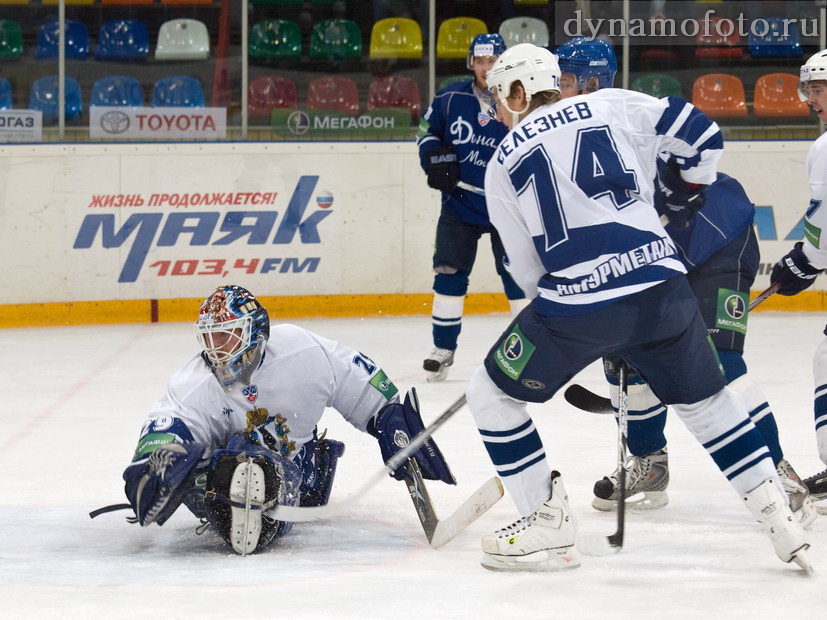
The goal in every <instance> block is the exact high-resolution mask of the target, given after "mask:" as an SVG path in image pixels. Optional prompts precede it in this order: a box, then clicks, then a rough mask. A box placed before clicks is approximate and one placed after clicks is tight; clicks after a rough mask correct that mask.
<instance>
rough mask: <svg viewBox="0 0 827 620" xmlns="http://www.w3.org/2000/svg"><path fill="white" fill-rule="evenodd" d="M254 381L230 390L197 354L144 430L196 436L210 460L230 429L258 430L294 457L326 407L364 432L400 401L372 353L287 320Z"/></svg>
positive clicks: (273, 333) (274, 334)
mask: <svg viewBox="0 0 827 620" xmlns="http://www.w3.org/2000/svg"><path fill="white" fill-rule="evenodd" d="M252 381H253V382H252V383H251V384H250V385H247V386H244V385H236V386H234V387H233V389H232V390H231V391H230V392H225V391H224V389H223V388H222V387H221V385H220V384H219V382H218V381H216V380H215V377H214V376H213V374H212V372H211V371H210V368H209V366H208V365H207V364H206V362H205V361H204V360H203V358H202V357H201V355H197V356H195V357H194V358H193V359H191V360H190V361H189V363H188V364H187V365H186V366H184V367H183V368H182V369H181V370H179V371H178V372H176V373H175V374H174V375H173V376H172V377H171V378H170V380H169V383H168V385H167V392H166V394H165V395H164V396H163V397H162V398H161V399H159V400H158V401H156V402H155V403H154V404H153V406H152V408H151V410H150V414H149V417H150V420H149V421H148V422H147V424H146V425H145V427H144V430H143V431H142V433H141V435H142V436H143V435H144V434H145V432H146V431H147V430H148V429H149V427H150V426H151V427H152V430H153V431H154V432H163V431H164V430H166V431H167V432H170V433H175V434H177V435H179V436H180V437H181V438H182V439H194V440H195V441H197V442H199V443H201V444H203V445H205V446H207V450H206V451H205V453H204V457H203V458H207V457H209V455H210V454H212V452H213V451H214V450H216V449H218V448H222V447H224V444H225V443H226V441H227V438H228V437H230V436H231V435H232V434H234V433H243V432H245V431H246V432H248V433H249V432H254V433H257V434H259V435H261V438H262V440H263V441H264V443H265V444H267V445H268V447H270V449H272V450H274V451H276V452H279V453H281V455H282V456H284V457H285V458H293V457H294V456H295V454H296V452H297V451H298V450H300V449H301V447H302V446H303V445H304V444H305V443H306V442H308V441H310V440H311V439H312V438H313V437H314V430H315V428H316V424H317V423H318V422H319V420H320V419H321V417H322V414H323V412H324V410H325V408H326V407H332V408H334V409H336V410H337V411H338V412H339V413H340V414H341V415H342V416H343V417H344V418H345V419H346V420H348V421H349V422H350V423H351V424H353V425H354V426H355V427H356V428H358V429H359V430H361V431H365V430H366V425H367V422H368V420H369V419H370V418H371V417H372V416H374V415H375V414H376V413H377V412H378V411H379V410H380V409H381V408H382V407H383V406H385V405H386V404H388V403H389V402H396V401H397V400H398V396H397V388H396V386H395V385H394V384H393V383H392V382H391V381H390V380H389V379H388V377H387V376H386V375H385V373H384V371H383V370H382V369H381V368H380V367H379V366H377V365H376V364H375V363H374V362H373V361H372V360H371V359H370V358H368V357H367V356H365V355H363V354H362V353H359V352H358V351H355V350H353V349H351V348H349V347H346V346H344V345H342V344H340V343H338V342H334V341H332V340H328V339H326V338H322V337H320V336H318V335H316V334H314V333H312V332H309V331H307V330H305V329H302V328H300V327H297V326H295V325H289V324H280V325H273V326H272V327H271V330H270V338H269V340H268V342H267V345H266V348H265V354H264V358H263V360H262V362H261V366H260V367H259V368H258V370H257V371H256V372H255V373H254V374H253V379H252ZM165 420H168V421H169V427H168V428H167V429H164V421H165ZM181 422H183V423H184V424H185V425H186V428H183V427H181ZM188 434H191V437H188V436H187V435H188Z"/></svg>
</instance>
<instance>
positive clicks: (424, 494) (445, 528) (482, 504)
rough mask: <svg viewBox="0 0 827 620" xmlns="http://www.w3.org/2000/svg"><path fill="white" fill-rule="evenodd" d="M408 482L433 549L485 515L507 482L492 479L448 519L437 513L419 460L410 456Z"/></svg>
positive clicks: (407, 470) (406, 479)
mask: <svg viewBox="0 0 827 620" xmlns="http://www.w3.org/2000/svg"><path fill="white" fill-rule="evenodd" d="M405 472H406V473H407V475H406V476H405V484H406V485H407V487H408V493H409V494H410V496H411V501H413V504H414V507H415V508H416V514H417V516H418V517H419V522H420V523H421V524H422V529H423V530H424V531H425V537H426V538H427V539H428V543H429V544H430V545H431V547H432V548H433V549H439V548H440V547H442V546H443V545H445V544H447V543H448V542H450V541H451V540H453V538H454V537H455V536H456V535H457V534H459V533H460V532H461V531H462V530H464V529H465V528H466V527H468V526H469V525H471V524H472V523H473V522H474V521H476V520H477V519H478V518H479V517H481V516H482V515H483V514H484V513H485V512H486V511H487V510H488V509H489V508H491V506H493V505H494V504H496V503H497V502H498V501H499V500H500V498H501V497H502V496H503V492H504V491H503V485H502V483H501V482H500V479H499V478H497V477H496V476H495V477H493V478H491V479H490V480H488V481H487V482H486V483H485V484H483V485H482V486H481V487H480V488H479V489H477V490H476V492H474V494H473V495H471V497H469V498H468V499H467V500H465V503H463V504H462V506H460V507H459V508H457V509H456V510H455V511H454V512H453V514H451V516H449V517H448V518H447V519H440V518H439V517H437V514H436V511H435V510H434V504H433V502H432V501H431V497H430V495H429V494H428V489H427V488H426V487H425V480H424V479H423V478H422V472H421V471H420V469H419V465H417V464H416V461H414V460H413V459H411V458H409V459H408V461H407V463H405Z"/></svg>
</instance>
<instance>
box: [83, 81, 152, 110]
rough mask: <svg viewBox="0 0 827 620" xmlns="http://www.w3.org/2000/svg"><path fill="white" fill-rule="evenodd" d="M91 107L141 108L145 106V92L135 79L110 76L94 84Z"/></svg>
mask: <svg viewBox="0 0 827 620" xmlns="http://www.w3.org/2000/svg"><path fill="white" fill-rule="evenodd" d="M89 105H90V106H93V105H101V106H128V107H133V108H139V107H141V106H143V105H144V91H143V88H142V87H141V83H140V82H139V81H138V80H136V79H135V78H131V77H126V76H123V75H109V76H107V77H104V78H101V79H99V80H98V81H97V82H95V83H94V85H93V86H92V97H91V99H90V100H89Z"/></svg>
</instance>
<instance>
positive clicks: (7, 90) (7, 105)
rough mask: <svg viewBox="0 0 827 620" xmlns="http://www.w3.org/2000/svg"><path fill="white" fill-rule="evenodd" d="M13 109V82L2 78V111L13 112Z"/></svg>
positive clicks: (0, 84) (0, 80) (0, 104)
mask: <svg viewBox="0 0 827 620" xmlns="http://www.w3.org/2000/svg"><path fill="white" fill-rule="evenodd" d="M13 107H14V103H13V98H12V92H11V82H9V81H8V80H7V79H6V78H2V77H0V110H11V109H12V108H13Z"/></svg>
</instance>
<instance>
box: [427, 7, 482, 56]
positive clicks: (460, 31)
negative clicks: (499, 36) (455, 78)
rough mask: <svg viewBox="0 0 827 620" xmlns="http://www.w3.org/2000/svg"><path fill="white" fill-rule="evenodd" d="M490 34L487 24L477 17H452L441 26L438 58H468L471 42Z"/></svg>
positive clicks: (437, 45) (437, 41)
mask: <svg viewBox="0 0 827 620" xmlns="http://www.w3.org/2000/svg"><path fill="white" fill-rule="evenodd" d="M486 32H488V26H486V25H485V22H484V21H482V20H481V19H477V18H476V17H451V18H449V19H446V20H445V21H444V22H442V23H441V24H440V25H439V33H438V34H437V38H436V56H437V58H467V57H468V48H469V47H470V46H471V41H473V40H474V37H476V36H477V35H478V34H485V33H486Z"/></svg>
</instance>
